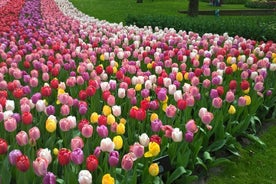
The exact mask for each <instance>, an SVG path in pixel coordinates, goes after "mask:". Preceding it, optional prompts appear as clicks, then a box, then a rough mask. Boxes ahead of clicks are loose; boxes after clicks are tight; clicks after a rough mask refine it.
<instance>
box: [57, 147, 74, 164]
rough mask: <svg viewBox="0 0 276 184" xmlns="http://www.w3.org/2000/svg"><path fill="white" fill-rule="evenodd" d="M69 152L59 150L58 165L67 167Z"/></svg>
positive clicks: (63, 149)
mask: <svg viewBox="0 0 276 184" xmlns="http://www.w3.org/2000/svg"><path fill="white" fill-rule="evenodd" d="M70 154H71V152H70V150H68V149H66V148H61V149H60V150H59V152H58V163H59V164H60V165H67V164H69V162H70Z"/></svg>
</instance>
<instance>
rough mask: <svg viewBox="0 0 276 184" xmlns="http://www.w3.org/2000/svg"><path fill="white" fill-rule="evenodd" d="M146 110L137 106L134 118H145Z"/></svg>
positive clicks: (141, 119) (140, 119)
mask: <svg viewBox="0 0 276 184" xmlns="http://www.w3.org/2000/svg"><path fill="white" fill-rule="evenodd" d="M146 115H147V114H146V111H145V109H142V108H139V109H138V110H137V111H136V115H135V118H136V119H137V120H139V121H143V120H144V119H145V118H146Z"/></svg>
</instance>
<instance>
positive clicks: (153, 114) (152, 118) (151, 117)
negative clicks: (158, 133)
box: [150, 113, 158, 121]
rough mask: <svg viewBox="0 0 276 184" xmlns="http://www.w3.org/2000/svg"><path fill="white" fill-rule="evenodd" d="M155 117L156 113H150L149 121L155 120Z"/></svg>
mask: <svg viewBox="0 0 276 184" xmlns="http://www.w3.org/2000/svg"><path fill="white" fill-rule="evenodd" d="M156 119H158V114H156V113H152V114H151V115H150V121H154V120H156Z"/></svg>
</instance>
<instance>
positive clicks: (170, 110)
mask: <svg viewBox="0 0 276 184" xmlns="http://www.w3.org/2000/svg"><path fill="white" fill-rule="evenodd" d="M176 111H177V108H176V107H175V106H174V105H172V104H170V105H169V106H168V107H167V108H166V115H167V116H168V117H169V118H173V117H174V116H175V115H176Z"/></svg>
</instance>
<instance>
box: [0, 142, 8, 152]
mask: <svg viewBox="0 0 276 184" xmlns="http://www.w3.org/2000/svg"><path fill="white" fill-rule="evenodd" d="M7 151H8V143H7V141H6V140H5V139H2V138H0V155H3V154H6V152H7Z"/></svg>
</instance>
